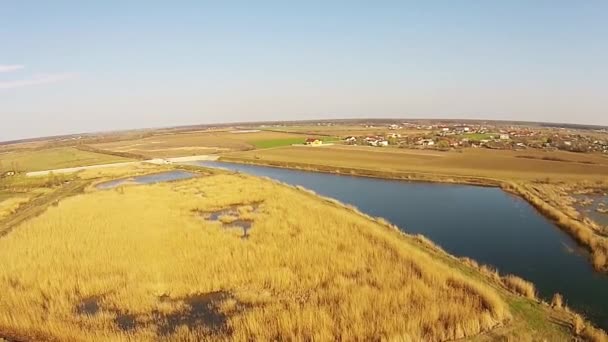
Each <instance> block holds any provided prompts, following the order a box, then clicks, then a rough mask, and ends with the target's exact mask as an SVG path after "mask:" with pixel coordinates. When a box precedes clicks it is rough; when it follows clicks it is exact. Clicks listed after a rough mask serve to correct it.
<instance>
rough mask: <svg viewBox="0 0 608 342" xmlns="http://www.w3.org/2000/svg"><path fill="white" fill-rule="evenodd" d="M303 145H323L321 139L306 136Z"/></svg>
mask: <svg viewBox="0 0 608 342" xmlns="http://www.w3.org/2000/svg"><path fill="white" fill-rule="evenodd" d="M304 144H305V145H323V141H322V140H320V139H317V138H308V139H306V141H305V142H304Z"/></svg>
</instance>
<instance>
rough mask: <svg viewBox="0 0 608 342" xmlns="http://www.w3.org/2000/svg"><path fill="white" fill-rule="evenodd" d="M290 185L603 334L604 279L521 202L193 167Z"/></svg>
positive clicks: (448, 188) (444, 188)
mask: <svg viewBox="0 0 608 342" xmlns="http://www.w3.org/2000/svg"><path fill="white" fill-rule="evenodd" d="M196 164H197V165H201V166H208V167H221V168H225V169H229V170H233V171H240V172H245V173H248V174H252V175H257V176H266V177H270V178H273V179H276V180H278V181H281V182H285V183H288V184H292V185H301V186H304V187H306V188H308V189H311V190H314V191H315V192H317V193H318V194H321V195H323V196H328V197H333V198H335V199H338V200H340V201H341V202H344V203H348V204H352V205H354V206H356V207H357V208H359V209H360V210H361V211H362V212H365V213H367V214H369V215H372V216H379V217H383V218H386V219H388V220H389V221H391V222H392V223H394V224H396V225H397V226H399V227H400V229H402V230H403V231H405V232H407V233H411V234H418V233H420V234H423V235H425V236H427V237H428V238H430V239H431V240H433V241H434V242H435V243H437V244H438V245H440V246H441V247H442V248H444V249H445V250H446V251H447V252H449V253H451V254H453V255H456V256H467V257H470V258H473V259H475V260H477V261H479V262H480V263H484V264H488V265H492V266H494V267H496V268H498V270H499V271H500V272H501V274H507V273H512V274H515V275H518V276H521V277H523V278H525V279H527V280H530V281H532V282H534V284H535V285H536V287H537V289H538V291H539V294H540V295H541V296H542V297H544V298H546V299H550V298H551V297H552V295H553V294H554V293H556V292H559V293H561V294H562V295H564V296H565V298H566V301H567V304H568V305H569V306H570V307H572V308H574V309H576V310H577V311H578V312H581V313H583V314H584V315H585V316H587V318H589V319H590V320H591V321H593V322H594V323H595V324H596V325H598V326H600V327H602V328H604V329H608V276H606V275H603V274H599V273H597V272H595V271H594V270H593V268H592V267H591V264H590V262H589V261H588V259H587V258H588V256H587V253H586V252H585V250H584V249H582V248H581V247H580V246H578V245H577V243H576V242H575V241H574V240H573V239H572V238H570V236H568V235H567V234H566V233H565V232H563V231H561V230H560V229H559V228H558V227H557V226H556V225H555V224H553V223H552V222H551V221H549V220H547V219H546V218H544V217H543V216H542V215H540V214H539V213H538V212H537V211H536V210H535V209H534V208H533V207H532V206H531V205H529V204H528V203H527V202H525V201H524V200H522V199H520V198H518V197H515V196H512V195H510V194H507V193H505V192H503V191H502V190H500V189H498V188H485V187H475V186H466V185H446V184H432V183H416V182H405V181H396V180H382V179H373V178H364V177H353V176H342V175H332V174H325V173H317V172H306V171H296V170H288V169H279V168H272V167H263V166H253V165H242V164H232V163H224V162H208V161H207V162H197V163H196Z"/></svg>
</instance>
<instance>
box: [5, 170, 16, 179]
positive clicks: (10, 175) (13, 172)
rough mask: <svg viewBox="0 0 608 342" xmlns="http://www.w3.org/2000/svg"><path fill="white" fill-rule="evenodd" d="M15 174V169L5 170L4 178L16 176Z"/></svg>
mask: <svg viewBox="0 0 608 342" xmlns="http://www.w3.org/2000/svg"><path fill="white" fill-rule="evenodd" d="M15 174H16V173H15V171H6V172H4V173H3V174H2V178H4V177H12V176H14V175H15Z"/></svg>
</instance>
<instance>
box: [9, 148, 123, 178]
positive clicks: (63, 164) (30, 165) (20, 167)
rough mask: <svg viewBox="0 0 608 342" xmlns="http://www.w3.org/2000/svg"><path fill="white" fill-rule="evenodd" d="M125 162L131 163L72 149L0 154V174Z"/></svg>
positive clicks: (119, 158) (117, 158) (110, 156)
mask: <svg viewBox="0 0 608 342" xmlns="http://www.w3.org/2000/svg"><path fill="white" fill-rule="evenodd" d="M127 161H131V159H128V158H122V157H117V156H112V155H106V154H100V153H94V152H87V151H81V150H78V149H76V148H72V147H60V148H51V149H46V150H31V151H18V152H8V153H3V154H0V172H2V171H6V170H15V171H20V172H25V171H41V170H51V169H61V168H68V167H75V166H87V165H97V164H111V163H120V162H127Z"/></svg>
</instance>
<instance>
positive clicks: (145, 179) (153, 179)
mask: <svg viewBox="0 0 608 342" xmlns="http://www.w3.org/2000/svg"><path fill="white" fill-rule="evenodd" d="M196 176H197V175H196V174H195V173H192V172H187V171H181V170H176V171H167V172H160V173H154V174H150V175H144V176H137V177H131V178H122V179H116V180H112V181H108V182H104V183H100V184H98V185H97V189H100V190H107V189H113V188H116V187H119V186H121V185H125V184H154V183H161V182H169V181H175V180H181V179H189V178H193V177H196Z"/></svg>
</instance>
